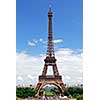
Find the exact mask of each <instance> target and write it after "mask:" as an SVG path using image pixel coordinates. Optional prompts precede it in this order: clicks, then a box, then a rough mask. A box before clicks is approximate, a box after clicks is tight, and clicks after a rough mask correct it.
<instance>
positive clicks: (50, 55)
mask: <svg viewBox="0 0 100 100" xmlns="http://www.w3.org/2000/svg"><path fill="white" fill-rule="evenodd" d="M44 62H45V64H44V68H43V72H42V75H40V76H39V82H38V84H37V86H36V88H35V93H36V95H39V91H40V89H41V88H42V87H43V86H45V85H47V84H54V85H56V86H58V87H59V88H60V89H61V90H62V92H64V90H65V85H64V83H63V82H62V76H61V75H59V72H58V69H57V65H56V58H55V54H54V45H53V32H52V11H51V8H49V11H48V48H47V55H46V58H45V59H44ZM49 66H52V69H53V75H47V70H48V67H49Z"/></svg>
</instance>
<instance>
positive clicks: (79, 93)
mask: <svg viewBox="0 0 100 100" xmlns="http://www.w3.org/2000/svg"><path fill="white" fill-rule="evenodd" d="M64 95H65V96H69V95H71V96H72V97H74V98H77V100H83V88H82V87H69V88H68V89H66V90H65V91H64Z"/></svg>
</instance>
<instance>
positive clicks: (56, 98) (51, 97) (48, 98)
mask: <svg viewBox="0 0 100 100" xmlns="http://www.w3.org/2000/svg"><path fill="white" fill-rule="evenodd" d="M45 99H46V100H60V99H59V98H58V97H57V96H46V97H45Z"/></svg>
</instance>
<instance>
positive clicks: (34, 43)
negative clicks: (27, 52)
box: [27, 39, 38, 47]
mask: <svg viewBox="0 0 100 100" xmlns="http://www.w3.org/2000/svg"><path fill="white" fill-rule="evenodd" d="M37 43H38V41H37V40H36V39H32V40H30V41H28V42H27V44H28V46H31V47H34V46H36V44H37Z"/></svg>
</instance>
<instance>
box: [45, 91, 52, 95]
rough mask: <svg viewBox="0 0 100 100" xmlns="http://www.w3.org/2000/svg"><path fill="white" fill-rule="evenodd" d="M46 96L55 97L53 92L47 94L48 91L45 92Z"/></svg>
mask: <svg viewBox="0 0 100 100" xmlns="http://www.w3.org/2000/svg"><path fill="white" fill-rule="evenodd" d="M45 94H46V95H48V96H52V95H53V93H52V92H47V91H46V92H45Z"/></svg>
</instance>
